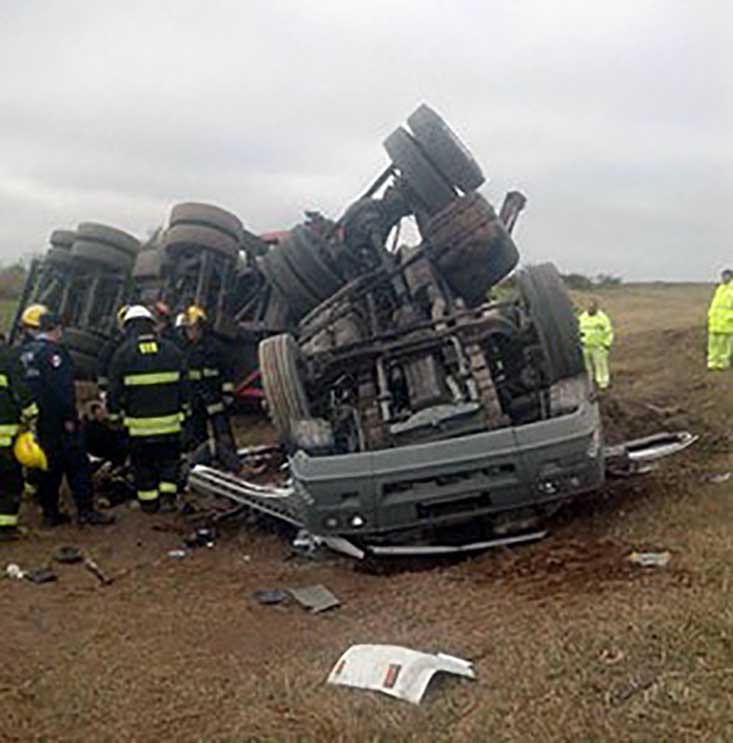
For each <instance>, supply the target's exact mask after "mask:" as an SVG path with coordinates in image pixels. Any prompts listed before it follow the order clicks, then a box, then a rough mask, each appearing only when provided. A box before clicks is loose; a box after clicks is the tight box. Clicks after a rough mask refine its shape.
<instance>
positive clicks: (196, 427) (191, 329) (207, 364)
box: [183, 305, 234, 451]
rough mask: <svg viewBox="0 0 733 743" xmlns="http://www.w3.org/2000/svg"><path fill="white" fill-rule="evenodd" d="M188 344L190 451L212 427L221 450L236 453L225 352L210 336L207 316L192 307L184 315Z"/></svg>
mask: <svg viewBox="0 0 733 743" xmlns="http://www.w3.org/2000/svg"><path fill="white" fill-rule="evenodd" d="M184 315H185V318H184V324H183V330H184V342H183V349H184V354H185V356H186V366H187V368H188V378H189V381H190V389H191V416H190V418H189V420H188V426H187V431H186V448H187V450H189V451H193V450H194V449H196V448H197V447H199V446H200V445H201V444H203V443H204V442H206V441H207V440H208V438H209V423H211V428H212V434H213V437H214V439H215V441H216V442H217V444H218V446H219V448H221V449H228V450H232V449H233V448H234V438H233V436H232V433H231V426H230V421H229V407H230V406H231V404H232V401H233V396H234V383H233V381H232V376H231V371H230V369H229V367H228V365H227V363H226V359H225V356H224V353H223V349H222V348H221V347H220V345H219V343H217V341H216V339H215V338H213V337H212V336H211V335H210V333H209V328H208V322H207V316H206V312H205V311H204V310H203V309H202V308H201V307H198V306H197V305H191V306H190V307H189V308H188V309H187V310H186V311H185V313H184Z"/></svg>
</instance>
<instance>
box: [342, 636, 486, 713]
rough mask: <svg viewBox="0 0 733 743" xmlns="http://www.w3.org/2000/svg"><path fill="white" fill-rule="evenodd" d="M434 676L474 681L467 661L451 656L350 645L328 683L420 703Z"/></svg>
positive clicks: (388, 647) (386, 646)
mask: <svg viewBox="0 0 733 743" xmlns="http://www.w3.org/2000/svg"><path fill="white" fill-rule="evenodd" d="M436 673H452V674H455V675H457V676H463V677H464V678H469V679H474V678H476V674H475V672H474V670H473V664H472V663H471V662H470V661H467V660H463V659H462V658H456V657H454V656H452V655H445V654H443V653H437V654H436V655H432V654H430V653H421V652H418V651H416V650H410V649H409V648H403V647H400V646H398V645H352V646H351V647H350V648H349V649H348V650H347V651H346V652H345V653H344V654H343V655H342V656H341V658H339V660H338V663H336V665H335V666H334V668H333V670H332V671H331V674H330V676H329V677H328V683H329V684H339V685H341V686H352V687H354V688H357V689H371V690H372V691H380V692H382V693H383V694H388V695H389V696H392V697H396V698H397V699H404V700H405V701H407V702H411V703H412V704H420V701H421V700H422V698H423V695H424V694H425V691H426V689H427V688H428V684H429V683H430V681H431V680H432V678H433V676H434V675H435V674H436Z"/></svg>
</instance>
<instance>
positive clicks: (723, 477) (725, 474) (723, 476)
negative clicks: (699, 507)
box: [705, 472, 733, 485]
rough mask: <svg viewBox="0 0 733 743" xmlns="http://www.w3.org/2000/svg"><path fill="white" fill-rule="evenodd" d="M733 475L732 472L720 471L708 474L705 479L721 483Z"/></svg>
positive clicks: (714, 483) (716, 483)
mask: <svg viewBox="0 0 733 743" xmlns="http://www.w3.org/2000/svg"><path fill="white" fill-rule="evenodd" d="M731 477H733V472H721V473H720V474H718V475H709V476H708V477H706V478H705V479H706V480H707V481H708V482H711V483H713V485H722V484H723V483H724V482H728V480H730V478H731Z"/></svg>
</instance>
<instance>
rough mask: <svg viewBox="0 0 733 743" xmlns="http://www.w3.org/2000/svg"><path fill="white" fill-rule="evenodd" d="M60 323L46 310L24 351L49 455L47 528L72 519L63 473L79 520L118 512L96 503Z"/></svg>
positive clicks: (44, 500) (100, 522) (44, 487)
mask: <svg viewBox="0 0 733 743" xmlns="http://www.w3.org/2000/svg"><path fill="white" fill-rule="evenodd" d="M62 335H63V333H62V329H61V322H60V320H59V318H58V317H57V316H56V315H55V314H53V313H52V312H48V311H47V312H45V313H43V314H41V317H40V321H39V328H38V333H37V334H36V338H35V340H34V341H33V342H32V343H30V344H28V345H27V346H26V347H25V348H24V351H23V356H22V360H23V364H24V366H25V372H26V380H27V382H28V384H29V386H30V388H31V392H32V393H33V396H34V398H35V400H36V403H37V404H38V408H39V416H38V439H39V443H40V445H41V448H42V449H43V451H44V452H45V454H46V457H47V458H48V469H47V471H46V472H43V473H42V475H41V478H40V482H39V487H38V497H39V500H40V502H41V508H42V509H43V524H44V526H46V527H54V526H59V525H61V524H65V523H68V522H69V521H70V518H69V516H68V515H67V514H65V513H63V512H62V511H61V510H60V509H59V487H60V485H61V481H62V480H63V478H64V476H66V479H67V481H68V483H69V487H70V489H71V492H72V495H73V497H74V502H75V504H76V508H77V520H78V523H79V525H83V524H89V525H90V526H105V525H107V524H111V523H113V522H114V517H113V516H112V515H111V514H108V513H102V512H100V511H97V510H96V509H95V508H94V503H93V493H92V483H91V477H90V473H89V458H88V456H87V452H86V449H85V447H84V442H83V438H82V435H81V425H80V422H79V417H78V415H77V410H76V390H75V387H74V366H73V362H72V360H71V356H70V355H69V352H68V351H67V350H66V348H64V346H63V345H61V337H62Z"/></svg>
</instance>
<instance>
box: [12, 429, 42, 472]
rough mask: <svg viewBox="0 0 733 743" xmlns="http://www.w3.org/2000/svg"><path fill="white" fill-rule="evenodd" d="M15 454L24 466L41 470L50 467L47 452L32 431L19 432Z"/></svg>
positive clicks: (14, 447) (14, 448) (14, 449)
mask: <svg viewBox="0 0 733 743" xmlns="http://www.w3.org/2000/svg"><path fill="white" fill-rule="evenodd" d="M13 454H15V458H16V459H17V460H18V462H20V464H22V465H23V467H27V468H28V469H39V470H47V469H48V460H47V459H46V452H44V451H43V449H41V447H40V446H39V445H38V442H37V441H36V437H35V436H34V435H33V434H32V433H31V432H30V431H24V432H23V433H20V434H18V436H17V438H16V439H15V444H14V445H13Z"/></svg>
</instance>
